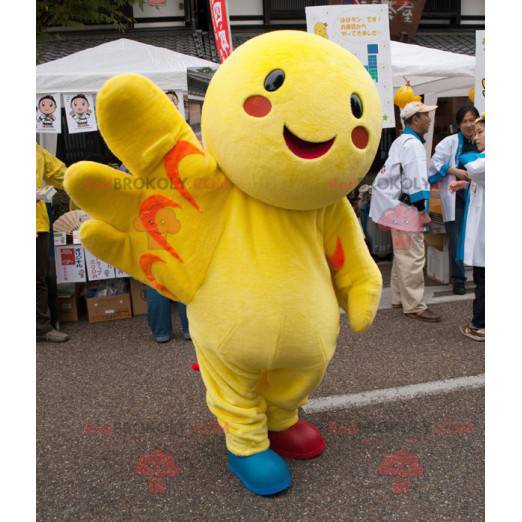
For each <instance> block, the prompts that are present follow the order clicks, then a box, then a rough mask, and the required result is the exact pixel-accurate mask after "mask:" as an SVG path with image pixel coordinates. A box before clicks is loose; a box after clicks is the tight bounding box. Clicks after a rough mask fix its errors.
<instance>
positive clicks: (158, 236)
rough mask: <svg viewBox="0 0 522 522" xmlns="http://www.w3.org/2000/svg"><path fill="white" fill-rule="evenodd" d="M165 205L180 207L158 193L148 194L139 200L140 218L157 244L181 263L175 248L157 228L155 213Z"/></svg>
mask: <svg viewBox="0 0 522 522" xmlns="http://www.w3.org/2000/svg"><path fill="white" fill-rule="evenodd" d="M166 207H177V208H181V207H180V206H179V205H178V204H177V203H176V202H175V201H172V200H171V199H169V198H166V197H165V196H160V195H159V194H156V195H154V196H150V197H148V198H146V199H144V200H143V201H142V202H141V205H140V220H141V223H142V224H143V227H144V228H145V230H146V231H147V232H148V233H149V234H150V236H151V237H152V239H154V241H156V243H158V245H160V246H161V247H162V248H164V249H165V250H166V251H167V252H168V253H169V254H171V255H172V256H174V257H175V258H176V259H177V260H178V261H181V262H182V263H183V260H182V259H181V257H180V255H179V254H178V253H177V252H176V250H174V248H173V247H172V246H171V245H170V243H169V242H168V241H167V239H166V238H165V237H164V236H163V234H162V233H161V232H160V230H159V229H158V224H157V221H156V214H157V213H158V212H159V211H160V210H162V209H164V208H166Z"/></svg>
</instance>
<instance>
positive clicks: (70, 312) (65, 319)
mask: <svg viewBox="0 0 522 522" xmlns="http://www.w3.org/2000/svg"><path fill="white" fill-rule="evenodd" d="M79 309H80V302H79V298H78V296H77V295H76V294H75V295H69V296H65V295H59V296H58V317H59V318H60V322H61V323H70V322H72V321H77V320H78V319H79V317H80V312H79Z"/></svg>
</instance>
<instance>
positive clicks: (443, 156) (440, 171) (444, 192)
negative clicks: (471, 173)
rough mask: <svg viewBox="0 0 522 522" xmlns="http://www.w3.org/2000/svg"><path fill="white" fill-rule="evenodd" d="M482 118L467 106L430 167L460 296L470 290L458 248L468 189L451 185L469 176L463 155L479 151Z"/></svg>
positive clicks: (454, 290)
mask: <svg viewBox="0 0 522 522" xmlns="http://www.w3.org/2000/svg"><path fill="white" fill-rule="evenodd" d="M478 117H479V113H478V111H477V109H476V108H475V107H474V106H473V105H464V106H463V107H461V108H460V109H459V110H458V111H457V114H456V116H455V119H456V123H457V127H458V128H459V130H458V132H457V133H456V134H452V135H451V136H447V137H446V138H444V139H443V140H442V141H441V142H440V143H438V145H437V146H436V147H435V152H434V153H433V156H432V158H431V162H430V169H429V181H430V183H431V184H432V185H433V184H435V183H437V184H438V185H439V186H440V200H441V204H442V217H443V220H444V224H445V226H446V233H447V234H448V250H449V256H450V271H451V282H452V285H453V292H454V293H455V294H458V295H464V294H465V293H466V286H465V285H466V276H465V272H464V264H463V263H462V262H460V261H457V256H456V253H457V247H458V244H459V235H460V230H461V228H462V219H463V217H464V207H465V190H458V191H456V192H453V191H451V190H449V185H450V184H451V183H452V182H453V181H456V180H458V179H466V180H467V173H466V171H465V170H464V169H462V164H461V161H460V158H461V156H462V155H463V154H466V153H468V152H477V148H476V146H475V144H474V143H473V136H474V133H475V120H476V119H477V118H478Z"/></svg>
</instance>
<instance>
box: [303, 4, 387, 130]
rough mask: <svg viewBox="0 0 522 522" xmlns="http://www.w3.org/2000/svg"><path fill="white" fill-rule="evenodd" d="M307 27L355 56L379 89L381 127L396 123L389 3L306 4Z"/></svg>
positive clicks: (309, 30) (311, 31)
mask: <svg viewBox="0 0 522 522" xmlns="http://www.w3.org/2000/svg"><path fill="white" fill-rule="evenodd" d="M306 29H307V31H308V32H310V33H315V34H317V35H319V36H322V37H323V38H327V39H328V40H331V41H332V42H335V43H336V44H339V45H340V46H341V47H344V48H345V49H346V50H347V51H350V52H351V53H352V54H354V55H355V56H356V57H357V59H358V60H359V61H360V62H361V63H362V64H363V65H364V67H365V69H366V70H367V71H368V74H369V75H370V76H371V77H372V79H373V80H374V82H375V84H376V87H377V90H378V92H379V96H380V99H381V105H382V112H383V122H382V124H383V127H385V128H391V127H395V112H394V109H393V82H392V68H391V50H390V25H389V22H388V6H387V5H383V4H381V5H336V6H319V7H307V8H306Z"/></svg>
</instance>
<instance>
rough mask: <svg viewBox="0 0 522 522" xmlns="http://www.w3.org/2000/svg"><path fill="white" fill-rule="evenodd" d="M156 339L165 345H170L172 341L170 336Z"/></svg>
mask: <svg viewBox="0 0 522 522" xmlns="http://www.w3.org/2000/svg"><path fill="white" fill-rule="evenodd" d="M155 339H156V342H157V343H160V344H163V343H168V342H169V341H170V336H169V335H164V336H161V337H155Z"/></svg>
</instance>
